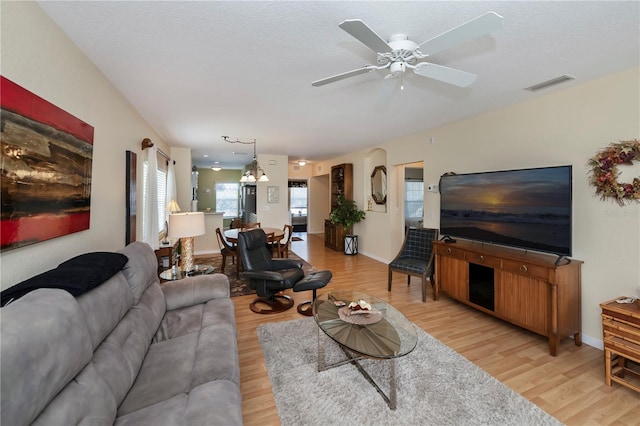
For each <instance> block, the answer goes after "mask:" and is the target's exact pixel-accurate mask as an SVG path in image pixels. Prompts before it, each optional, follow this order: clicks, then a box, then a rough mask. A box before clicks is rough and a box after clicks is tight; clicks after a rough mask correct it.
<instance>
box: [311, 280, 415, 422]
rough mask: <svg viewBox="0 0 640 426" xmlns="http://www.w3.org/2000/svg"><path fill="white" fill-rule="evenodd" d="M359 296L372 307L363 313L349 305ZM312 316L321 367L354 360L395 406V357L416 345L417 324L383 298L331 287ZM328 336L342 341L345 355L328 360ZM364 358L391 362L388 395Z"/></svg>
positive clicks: (366, 376)
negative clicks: (372, 375)
mask: <svg viewBox="0 0 640 426" xmlns="http://www.w3.org/2000/svg"><path fill="white" fill-rule="evenodd" d="M360 300H363V301H365V302H366V303H368V304H369V305H370V307H371V309H370V310H368V311H366V312H367V313H364V314H360V313H358V314H355V313H354V311H353V310H351V309H349V307H348V306H349V304H350V303H351V302H355V303H358V302H359V301H360ZM313 318H314V319H315V320H316V323H317V324H318V371H324V370H328V369H330V368H334V367H338V366H340V365H344V364H347V363H352V364H353V365H355V366H356V368H357V369H358V371H360V373H361V374H362V375H363V376H364V377H365V379H367V381H368V382H369V383H371V385H373V387H374V388H375V389H376V390H377V391H378V393H380V395H381V396H382V398H383V399H384V400H385V401H386V402H387V404H388V405H389V408H391V409H392V410H395V408H396V359H398V358H400V357H403V356H405V355H407V354H409V353H411V351H413V350H414V349H415V347H416V345H417V343H418V335H417V334H416V330H415V327H414V325H413V324H412V323H411V322H410V321H409V320H408V319H407V318H406V317H405V316H404V315H403V314H402V313H401V312H400V311H398V310H397V309H396V308H394V307H393V306H391V305H390V304H388V303H387V302H385V301H384V300H381V299H378V298H377V297H374V296H370V295H368V294H365V293H360V292H357V291H332V292H327V293H324V294H322V295H320V296H318V297H317V298H316V300H315V301H314V303H313ZM328 339H331V340H333V341H334V342H336V343H337V344H338V345H339V347H340V349H342V351H343V352H344V354H345V355H346V359H344V360H342V361H339V362H335V363H332V364H327V363H326V360H325V349H326V347H327V342H328ZM363 359H374V360H379V361H384V362H387V363H388V364H389V365H388V367H389V394H388V395H387V394H385V393H384V391H383V390H382V389H381V387H380V386H379V385H378V384H377V383H376V382H375V380H374V379H373V378H372V377H371V376H370V375H369V373H367V371H365V369H364V367H363V366H362V365H361V364H360V363H359V362H358V361H360V360H363Z"/></svg>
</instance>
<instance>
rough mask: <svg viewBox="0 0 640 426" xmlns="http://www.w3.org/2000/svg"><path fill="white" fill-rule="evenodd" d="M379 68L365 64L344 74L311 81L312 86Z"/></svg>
mask: <svg viewBox="0 0 640 426" xmlns="http://www.w3.org/2000/svg"><path fill="white" fill-rule="evenodd" d="M376 69H378V67H376V66H375V65H365V66H364V67H362V68H359V69H357V70H353V71H347V72H343V73H342V74H338V75H334V76H332V77H327V78H323V79H322V80H317V81H314V82H313V83H311V85H312V86H315V87H319V86H324V85H325V84H329V83H333V82H335V81H339V80H344V79H345V78H349V77H353V76H354V75H359V74H364V73H367V72H370V71H373V70H376Z"/></svg>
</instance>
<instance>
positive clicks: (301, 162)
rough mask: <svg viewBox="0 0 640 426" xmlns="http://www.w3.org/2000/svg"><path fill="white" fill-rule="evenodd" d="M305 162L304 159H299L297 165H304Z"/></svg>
mask: <svg viewBox="0 0 640 426" xmlns="http://www.w3.org/2000/svg"><path fill="white" fill-rule="evenodd" d="M306 164H307V162H306V161H304V160H300V161H298V166H304V165H306Z"/></svg>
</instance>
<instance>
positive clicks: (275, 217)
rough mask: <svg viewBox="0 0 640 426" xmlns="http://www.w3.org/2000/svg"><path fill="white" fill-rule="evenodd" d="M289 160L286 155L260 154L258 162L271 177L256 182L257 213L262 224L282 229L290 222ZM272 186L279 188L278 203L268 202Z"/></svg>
mask: <svg viewBox="0 0 640 426" xmlns="http://www.w3.org/2000/svg"><path fill="white" fill-rule="evenodd" d="M288 161H289V157H287V156H286V155H268V154H258V164H260V167H262V168H263V169H264V172H265V173H266V174H267V176H268V177H269V182H256V187H257V196H256V213H257V214H258V221H259V222H260V224H261V225H262V226H270V227H273V228H280V229H282V227H283V226H284V224H285V223H290V220H289V204H288V198H287V193H288V187H289V185H288V183H289V178H288ZM270 186H274V187H277V188H278V194H279V196H278V202H277V203H269V202H267V188H268V187H270Z"/></svg>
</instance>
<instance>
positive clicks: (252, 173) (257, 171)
mask: <svg viewBox="0 0 640 426" xmlns="http://www.w3.org/2000/svg"><path fill="white" fill-rule="evenodd" d="M222 139H223V140H224V141H225V142H229V143H240V144H243V145H253V162H252V163H251V170H247V171H246V172H245V173H244V174H243V175H242V177H241V178H240V182H241V183H246V182H248V183H254V182H269V178H268V177H267V174H266V173H265V172H264V170H263V169H262V167H260V164H259V163H258V157H257V155H256V140H255V139H254V140H253V141H251V142H243V141H241V140H238V139H236V140H235V141H232V140H230V139H229V136H222ZM257 175H260V178H258V179H256V176H257Z"/></svg>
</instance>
